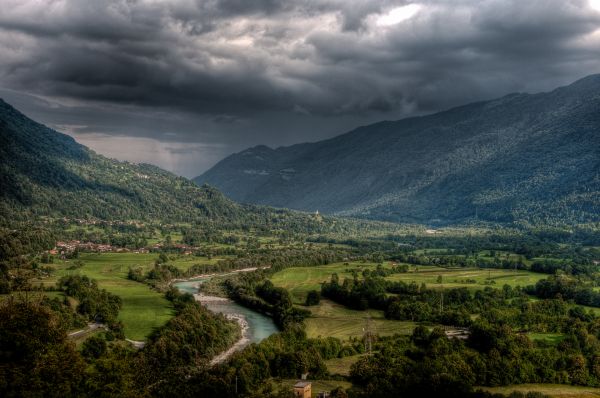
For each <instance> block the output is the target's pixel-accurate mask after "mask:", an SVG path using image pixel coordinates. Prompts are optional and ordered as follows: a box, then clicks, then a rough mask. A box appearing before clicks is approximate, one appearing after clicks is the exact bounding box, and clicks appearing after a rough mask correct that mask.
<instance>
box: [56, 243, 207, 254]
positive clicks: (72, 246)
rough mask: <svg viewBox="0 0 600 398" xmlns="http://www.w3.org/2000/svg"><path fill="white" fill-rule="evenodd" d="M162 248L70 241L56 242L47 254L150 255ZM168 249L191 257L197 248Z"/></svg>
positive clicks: (181, 246) (180, 246)
mask: <svg viewBox="0 0 600 398" xmlns="http://www.w3.org/2000/svg"><path fill="white" fill-rule="evenodd" d="M162 248H164V245H163V244H162V243H156V244H154V245H152V246H151V247H149V248H147V247H142V248H138V249H127V248H124V247H116V246H112V245H109V244H103V243H93V242H82V241H79V240H71V241H68V242H56V246H55V247H54V249H52V250H48V254H53V255H59V256H64V255H67V254H69V253H73V252H74V251H75V250H77V251H85V252H96V253H138V254H139V253H150V251H152V250H160V249H162ZM169 248H173V249H178V250H179V251H180V252H181V253H182V254H184V255H191V254H192V253H194V251H195V250H197V248H195V247H192V246H188V245H185V244H182V243H175V244H172V245H169Z"/></svg>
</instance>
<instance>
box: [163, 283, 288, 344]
mask: <svg viewBox="0 0 600 398" xmlns="http://www.w3.org/2000/svg"><path fill="white" fill-rule="evenodd" d="M209 279H210V278H201V279H195V280H193V281H186V282H177V283H174V284H173V286H175V287H176V288H178V289H179V290H181V291H183V292H186V293H191V294H194V293H198V284H200V283H203V282H205V281H207V280H209ZM203 304H204V305H205V306H206V307H207V308H208V309H209V310H211V311H213V312H220V313H223V314H240V315H243V316H244V317H245V318H246V320H247V321H248V332H249V333H248V338H249V339H250V341H251V342H252V343H258V342H260V341H261V340H264V339H266V338H267V337H269V336H270V335H272V334H274V333H277V332H279V329H277V326H275V323H274V322H273V319H271V318H269V317H268V316H266V315H263V314H260V313H258V312H256V311H252V310H251V309H248V308H246V307H243V306H241V305H239V304H236V303H235V302H233V301H215V302H207V303H203Z"/></svg>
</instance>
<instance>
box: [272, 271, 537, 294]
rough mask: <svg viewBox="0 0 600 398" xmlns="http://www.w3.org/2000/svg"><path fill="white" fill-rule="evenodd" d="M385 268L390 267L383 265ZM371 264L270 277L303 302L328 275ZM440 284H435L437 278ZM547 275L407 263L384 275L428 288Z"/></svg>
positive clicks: (519, 281) (527, 281) (518, 282)
mask: <svg viewBox="0 0 600 398" xmlns="http://www.w3.org/2000/svg"><path fill="white" fill-rule="evenodd" d="M384 266H385V267H390V265H389V264H385V265H384ZM375 267H376V264H375V263H361V262H352V263H349V265H344V263H335V264H329V265H322V266H316V267H293V268H286V269H284V270H282V271H280V272H277V273H276V274H275V275H273V276H272V277H271V281H272V282H273V284H275V285H276V286H280V287H284V288H286V289H287V290H288V291H289V292H290V294H291V295H292V300H293V301H294V303H296V304H302V303H304V301H305V299H306V294H307V293H308V291H309V290H313V289H315V290H320V289H321V283H323V282H325V281H329V278H330V277H331V274H333V273H337V274H338V275H339V277H340V279H343V278H344V277H351V276H352V275H351V273H349V272H347V270H349V269H375ZM439 276H441V277H442V283H441V284H440V283H438V282H437V280H438V277H439ZM547 276H548V275H545V274H539V273H535V272H530V271H515V270H505V269H480V268H441V267H436V266H424V265H419V266H414V265H411V266H410V271H409V272H407V273H402V274H393V275H390V276H388V277H386V279H387V280H390V281H403V282H406V283H410V282H416V283H417V284H419V285H420V284H421V283H425V284H426V285H427V287H429V288H441V287H443V288H457V287H467V288H469V289H472V290H475V289H483V288H485V287H486V286H491V287H495V288H502V286H504V285H505V284H506V285H510V286H512V287H516V286H527V285H533V284H535V283H536V282H537V281H538V280H540V279H545V278H546V277H547Z"/></svg>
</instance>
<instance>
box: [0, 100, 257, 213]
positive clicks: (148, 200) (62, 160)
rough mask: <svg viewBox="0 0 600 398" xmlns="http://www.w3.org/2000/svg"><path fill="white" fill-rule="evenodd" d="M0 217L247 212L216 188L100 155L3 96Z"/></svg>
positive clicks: (0, 104)
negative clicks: (5, 99)
mask: <svg viewBox="0 0 600 398" xmlns="http://www.w3.org/2000/svg"><path fill="white" fill-rule="evenodd" d="M0 186H1V190H0V221H2V222H3V223H7V222H10V221H14V220H19V219H22V220H30V219H32V218H36V217H40V216H42V217H48V216H49V217H68V218H82V219H88V218H97V219H103V220H166V221H168V222H176V221H182V220H184V221H187V220H192V219H202V218H205V219H210V220H213V221H219V220H233V219H238V218H241V217H242V216H244V215H246V214H249V212H247V211H246V209H244V208H243V207H242V206H240V205H238V204H236V203H234V202H233V201H231V200H229V199H227V198H225V197H224V196H223V195H222V194H221V193H220V192H218V191H217V190H216V189H214V188H211V187H198V186H197V185H196V184H194V183H192V182H191V181H189V180H187V179H186V178H183V177H178V176H176V175H174V174H172V173H169V172H167V171H165V170H162V169H160V168H158V167H156V166H152V165H147V164H131V163H128V162H119V161H116V160H112V159H108V158H106V157H104V156H101V155H98V154H96V153H95V152H93V151H91V150H90V149H88V148H87V147H85V146H83V145H81V144H78V143H77V142H75V140H74V139H73V138H71V137H69V136H67V135H65V134H61V133H59V132H56V131H54V130H52V129H50V128H48V127H46V126H44V125H42V124H39V123H37V122H34V121H33V120H31V119H29V118H27V117H26V116H25V115H23V114H22V113H20V112H19V111H17V110H16V109H15V108H13V107H12V106H10V105H9V104H7V103H6V102H4V101H2V100H0Z"/></svg>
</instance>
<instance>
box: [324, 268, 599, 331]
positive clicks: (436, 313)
mask: <svg viewBox="0 0 600 398" xmlns="http://www.w3.org/2000/svg"><path fill="white" fill-rule="evenodd" d="M555 279H560V278H554V277H552V278H549V281H546V280H542V281H540V282H538V285H536V288H538V287H539V289H540V290H539V291H534V290H532V289H533V288H532V287H528V288H526V289H521V288H518V287H517V288H512V287H511V286H509V285H504V286H503V287H502V288H501V289H497V288H491V287H486V288H485V289H483V290H476V291H475V292H471V291H470V290H469V289H467V288H453V289H443V290H442V289H428V288H427V287H426V286H425V285H424V284H422V285H420V286H419V285H417V284H416V283H414V282H412V283H408V284H407V283H404V282H390V281H386V280H385V279H383V278H370V277H367V278H364V279H359V278H357V277H356V278H353V279H352V278H345V279H344V280H343V281H339V278H338V276H337V275H336V274H334V275H332V277H331V280H330V281H329V282H326V283H324V284H323V285H322V287H321V294H322V296H323V297H326V298H329V299H330V300H333V301H335V302H337V303H340V304H343V305H345V306H347V307H349V308H353V309H357V310H365V309H368V308H375V309H380V310H382V311H384V313H385V317H386V318H388V319H396V320H403V321H413V322H428V323H436V324H443V325H448V326H457V327H469V326H470V325H471V324H472V322H473V320H472V319H473V318H472V316H471V315H472V314H477V315H478V316H479V317H480V318H485V319H489V320H490V322H501V323H503V324H506V325H510V326H512V327H515V328H518V329H519V330H527V331H538V332H547V331H549V330H551V331H554V332H560V331H562V330H564V329H565V328H566V327H567V322H568V321H567V319H566V318H568V317H573V318H577V319H580V320H590V319H591V318H595V317H594V316H593V315H590V313H589V312H586V311H585V310H583V308H582V307H573V306H572V305H569V304H567V302H566V301H563V299H565V300H573V301H574V302H575V303H578V304H584V305H591V304H592V303H591V302H582V300H581V297H580V296H576V293H577V292H579V293H580V294H581V292H582V291H586V292H587V293H589V292H590V291H591V289H590V288H587V289H585V288H582V287H578V285H577V284H576V283H575V282H574V281H571V282H570V283H568V284H565V283H563V284H562V285H559V286H568V287H569V289H571V290H566V288H565V289H563V290H560V287H557V286H556V284H554V281H555ZM563 279H565V278H563ZM549 283H553V284H552V285H551V286H549ZM544 289H545V290H544ZM561 292H562V294H561ZM527 294H535V295H537V296H538V297H540V298H541V299H543V300H541V301H540V302H535V303H532V302H530V301H529V297H528V296H527ZM593 297H596V298H599V297H600V294H598V293H594V296H593ZM590 317H591V318H590Z"/></svg>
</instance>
